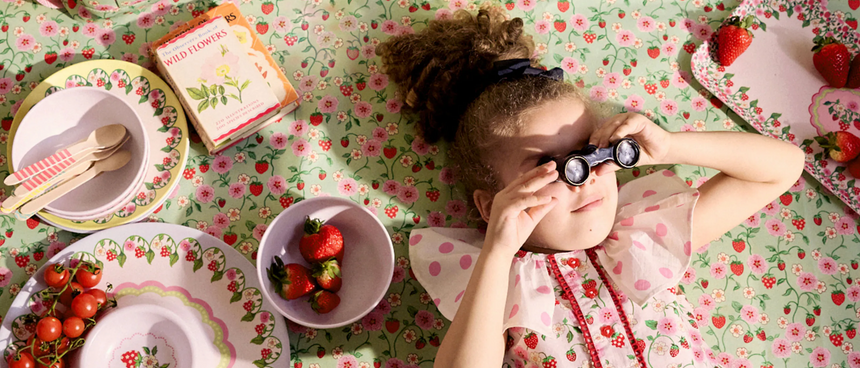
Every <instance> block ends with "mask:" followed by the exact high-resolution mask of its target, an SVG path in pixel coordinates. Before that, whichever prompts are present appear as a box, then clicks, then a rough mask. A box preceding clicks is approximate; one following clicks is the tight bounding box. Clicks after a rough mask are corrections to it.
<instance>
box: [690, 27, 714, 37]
mask: <svg viewBox="0 0 860 368" xmlns="http://www.w3.org/2000/svg"><path fill="white" fill-rule="evenodd" d="M713 34H714V30H713V29H711V26H709V25H707V24H697V25H695V26H694V27H693V36H695V37H696V38H698V39H699V40H701V41H705V40H707V39H709V38H711V35H713Z"/></svg>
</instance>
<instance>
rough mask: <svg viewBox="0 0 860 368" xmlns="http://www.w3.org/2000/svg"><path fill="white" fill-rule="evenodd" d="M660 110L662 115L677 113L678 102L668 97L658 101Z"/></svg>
mask: <svg viewBox="0 0 860 368" xmlns="http://www.w3.org/2000/svg"><path fill="white" fill-rule="evenodd" d="M660 111H661V112H662V113H663V115H668V116H672V115H675V114H677V113H678V103H677V102H675V101H672V100H669V99H666V100H663V101H660Z"/></svg>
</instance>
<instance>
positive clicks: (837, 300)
mask: <svg viewBox="0 0 860 368" xmlns="http://www.w3.org/2000/svg"><path fill="white" fill-rule="evenodd" d="M830 299H832V300H833V303H834V304H836V305H837V306H839V305H842V303H845V292H843V291H842V290H836V291H834V292H832V293H830Z"/></svg>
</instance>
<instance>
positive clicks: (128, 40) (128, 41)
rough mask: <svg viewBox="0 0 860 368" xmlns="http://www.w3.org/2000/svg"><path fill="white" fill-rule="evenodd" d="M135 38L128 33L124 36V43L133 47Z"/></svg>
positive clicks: (132, 34)
mask: <svg viewBox="0 0 860 368" xmlns="http://www.w3.org/2000/svg"><path fill="white" fill-rule="evenodd" d="M134 38H135V35H134V33H126V34H124V35H122V41H123V42H125V44H126V45H131V44H132V43H134Z"/></svg>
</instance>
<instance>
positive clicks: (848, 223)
mask: <svg viewBox="0 0 860 368" xmlns="http://www.w3.org/2000/svg"><path fill="white" fill-rule="evenodd" d="M854 221H855V220H854V219H853V218H851V217H850V216H843V217H842V218H840V219H839V221H836V223H835V224H834V225H833V227H835V228H836V233H837V234H839V235H852V234H854V226H856V225H855V224H854Z"/></svg>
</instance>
